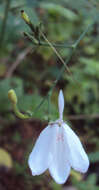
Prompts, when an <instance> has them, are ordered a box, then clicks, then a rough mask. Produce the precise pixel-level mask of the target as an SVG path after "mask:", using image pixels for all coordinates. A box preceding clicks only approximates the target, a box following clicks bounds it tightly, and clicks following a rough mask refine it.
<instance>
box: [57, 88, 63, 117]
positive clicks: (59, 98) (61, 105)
mask: <svg viewBox="0 0 99 190" xmlns="http://www.w3.org/2000/svg"><path fill="white" fill-rule="evenodd" d="M58 107H59V116H60V119H63V111H64V96H63V92H62V90H60V92H59V96H58Z"/></svg>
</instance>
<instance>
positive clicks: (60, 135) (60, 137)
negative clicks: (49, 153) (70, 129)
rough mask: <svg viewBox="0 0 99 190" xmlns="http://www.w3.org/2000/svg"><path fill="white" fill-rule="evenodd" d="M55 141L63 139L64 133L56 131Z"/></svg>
mask: <svg viewBox="0 0 99 190" xmlns="http://www.w3.org/2000/svg"><path fill="white" fill-rule="evenodd" d="M56 141H64V135H63V134H62V133H60V134H59V133H58V134H57V136H56Z"/></svg>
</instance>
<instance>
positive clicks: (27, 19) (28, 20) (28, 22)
mask: <svg viewBox="0 0 99 190" xmlns="http://www.w3.org/2000/svg"><path fill="white" fill-rule="evenodd" d="M21 17H22V19H23V20H24V21H25V22H26V23H27V24H30V23H31V21H30V19H29V17H28V15H27V14H26V13H25V12H24V10H21Z"/></svg>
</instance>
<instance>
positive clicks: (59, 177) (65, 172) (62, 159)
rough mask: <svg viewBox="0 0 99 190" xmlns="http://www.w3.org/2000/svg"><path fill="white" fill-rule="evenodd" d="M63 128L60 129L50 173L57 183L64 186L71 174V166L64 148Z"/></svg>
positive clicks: (55, 141)
mask: <svg viewBox="0 0 99 190" xmlns="http://www.w3.org/2000/svg"><path fill="white" fill-rule="evenodd" d="M63 135H64V134H63V130H62V128H61V127H58V129H57V134H56V137H55V139H54V145H53V148H52V161H51V163H50V167H49V172H50V174H51V176H52V177H53V178H54V180H55V181H56V183H58V184H63V183H65V181H66V180H67V178H68V176H69V174H70V165H69V163H68V161H67V158H66V157H67V155H66V151H65V147H64V136H63Z"/></svg>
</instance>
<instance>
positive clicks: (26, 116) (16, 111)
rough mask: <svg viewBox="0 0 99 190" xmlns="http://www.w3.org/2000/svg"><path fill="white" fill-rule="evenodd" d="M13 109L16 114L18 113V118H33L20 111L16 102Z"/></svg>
mask: <svg viewBox="0 0 99 190" xmlns="http://www.w3.org/2000/svg"><path fill="white" fill-rule="evenodd" d="M13 111H14V113H15V115H16V116H17V117H18V118H20V119H29V118H31V117H30V116H29V115H27V114H23V113H21V112H20V111H19V109H18V107H17V105H16V104H13Z"/></svg>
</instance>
